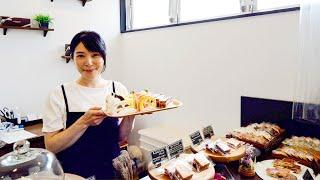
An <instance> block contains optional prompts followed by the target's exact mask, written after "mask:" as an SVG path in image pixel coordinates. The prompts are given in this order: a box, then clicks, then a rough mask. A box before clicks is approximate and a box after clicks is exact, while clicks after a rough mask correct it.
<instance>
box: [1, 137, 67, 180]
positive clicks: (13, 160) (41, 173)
mask: <svg viewBox="0 0 320 180" xmlns="http://www.w3.org/2000/svg"><path fill="white" fill-rule="evenodd" d="M29 147H30V143H29V142H28V141H19V142H16V143H15V144H14V145H13V152H10V153H8V154H5V155H3V156H2V157H0V180H12V179H19V180H31V179H32V180H44V179H45V180H64V172H63V169H62V167H61V165H60V163H59V161H58V160H57V158H56V156H55V155H54V154H53V153H51V152H49V151H47V150H45V149H40V148H29Z"/></svg>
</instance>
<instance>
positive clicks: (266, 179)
mask: <svg viewBox="0 0 320 180" xmlns="http://www.w3.org/2000/svg"><path fill="white" fill-rule="evenodd" d="M273 161H274V159H270V160H264V161H261V162H258V163H256V165H255V170H256V173H257V175H258V176H259V177H260V178H262V179H263V180H276V178H273V177H270V176H268V175H267V172H266V169H267V168H273ZM297 165H299V166H300V167H301V173H300V174H295V173H293V172H292V171H291V174H293V175H294V176H296V177H297V179H298V180H303V178H302V176H303V174H304V173H305V172H306V170H307V169H308V170H309V172H310V173H311V176H312V177H313V179H316V177H315V175H314V173H313V170H312V169H311V168H309V167H307V166H304V165H302V164H299V163H297ZM319 178H320V177H319V176H318V177H317V179H318V180H319Z"/></svg>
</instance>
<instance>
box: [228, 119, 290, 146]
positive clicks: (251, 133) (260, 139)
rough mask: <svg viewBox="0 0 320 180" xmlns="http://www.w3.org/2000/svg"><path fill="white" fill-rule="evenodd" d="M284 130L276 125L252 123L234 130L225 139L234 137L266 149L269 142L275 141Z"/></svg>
mask: <svg viewBox="0 0 320 180" xmlns="http://www.w3.org/2000/svg"><path fill="white" fill-rule="evenodd" d="M283 131H284V130H283V129H281V128H280V127H279V126H278V125H276V124H271V123H259V124H258V123H253V124H250V125H248V126H246V127H241V128H239V129H236V130H234V131H232V132H230V133H229V134H227V137H234V138H237V139H239V140H241V141H245V142H248V143H252V144H253V145H255V146H257V147H259V148H266V147H267V146H268V145H269V144H270V142H271V141H273V140H275V139H277V138H278V137H279V136H280V135H281V133H282V132H283Z"/></svg>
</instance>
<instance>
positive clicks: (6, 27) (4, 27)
mask: <svg viewBox="0 0 320 180" xmlns="http://www.w3.org/2000/svg"><path fill="white" fill-rule="evenodd" d="M0 28H2V29H3V35H7V30H8V29H22V30H36V31H43V36H44V37H46V35H47V33H48V31H54V29H50V28H49V29H46V28H34V27H19V26H3V25H0Z"/></svg>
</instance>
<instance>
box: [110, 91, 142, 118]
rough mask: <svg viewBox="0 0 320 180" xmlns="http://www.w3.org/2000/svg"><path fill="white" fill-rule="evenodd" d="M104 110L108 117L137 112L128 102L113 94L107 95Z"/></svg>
mask: <svg viewBox="0 0 320 180" xmlns="http://www.w3.org/2000/svg"><path fill="white" fill-rule="evenodd" d="M105 108H106V110H105V112H106V113H107V114H109V115H125V114H130V113H134V112H136V111H137V110H136V109H135V108H133V107H131V106H130V103H129V101H128V100H126V99H124V98H122V97H121V96H118V95H115V94H109V95H107V97H106V106H105Z"/></svg>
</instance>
